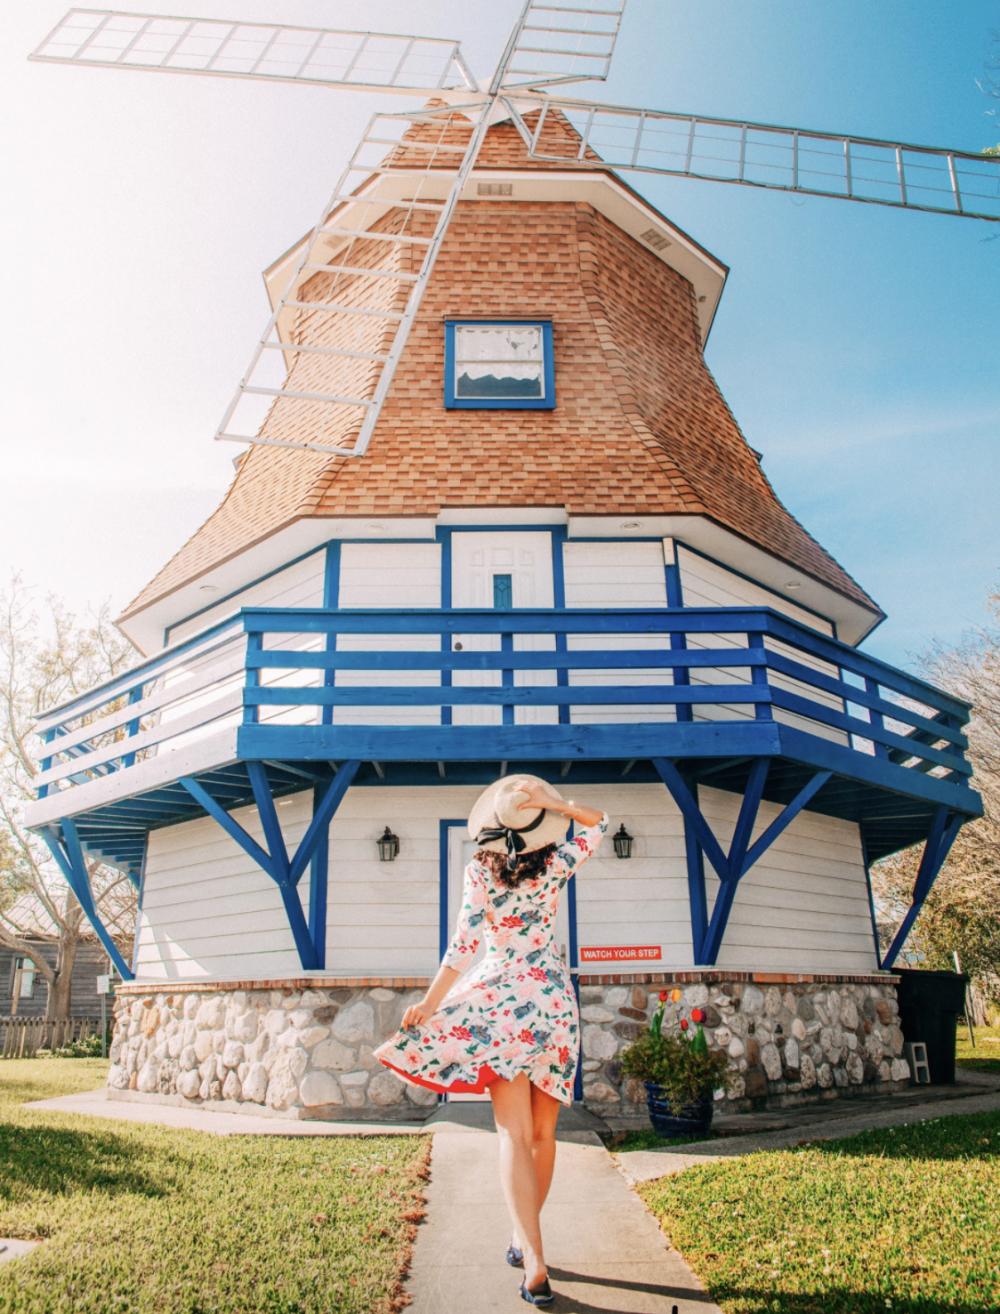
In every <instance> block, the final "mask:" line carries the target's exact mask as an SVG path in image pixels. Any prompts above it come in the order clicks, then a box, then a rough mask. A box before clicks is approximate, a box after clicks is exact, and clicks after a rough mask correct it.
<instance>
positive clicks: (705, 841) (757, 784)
mask: <svg viewBox="0 0 1000 1314" xmlns="http://www.w3.org/2000/svg"><path fill="white" fill-rule="evenodd" d="M651 761H652V763H653V766H654V767H655V769H656V771H657V773H658V775H659V776H660V779H661V780H662V781H663V783H664V784H665V785H666V787H667V789H668V790H669V792H670V795H671V797H672V798H673V800H674V802H675V803H676V804H677V807H678V808H679V809H680V812H681V815H682V817H683V818H684V843H685V848H686V852H687V868H688V889H689V892H690V894H691V900H690V903H691V944H692V946H693V949H694V958H695V962H696V963H698V964H699V965H706V966H712V965H713V964H714V963H715V962H716V960H717V958H718V956H719V950H720V948H721V947H722V937H723V935H724V934H725V930H726V926H727V925H728V922H729V914H730V912H731V911H732V907H733V901H734V900H735V898H736V889H737V886H738V885H739V883H740V881H741V879H742V878H743V877H744V876H745V875H746V873H747V872H748V871H749V870H750V868H751V867H752V866H753V865H754V863H755V862H757V861H758V860H759V859H760V858H761V857H762V856H763V855H764V854H765V853H766V852H767V850H768V849H769V848H770V846H771V845H772V844H773V843H774V841H775V840H776V839H777V838H778V836H779V835H780V834H781V833H782V832H783V831H784V830H785V828H786V827H787V826H788V825H789V823H790V822H792V821H793V820H794V819H795V818H796V817H797V816H798V814H799V813H800V812H801V811H802V809H803V808H804V807H805V806H806V804H807V803H808V802H809V801H810V799H812V798H814V797H815V795H816V794H817V793H818V792H819V790H820V789H822V788H823V786H824V785H825V784H826V783H827V781H828V780H829V779H830V777H831V775H832V772H830V771H819V772H817V773H816V775H814V776H813V777H812V778H811V779H810V780H809V781H808V783H807V784H805V785H804V786H803V787H802V789H800V790H799V792H798V793H797V794H796V795H795V797H794V798H793V799H792V800H791V802H790V803H788V804H786V806H785V807H784V808H783V809H782V811H781V812H780V813H779V815H778V816H777V817H776V818H775V819H774V821H772V822H771V824H770V825H769V826H768V827H767V829H766V830H765V831H764V833H763V834H762V835H761V836H760V838H759V839H758V840H757V842H756V843H755V844H754V845H753V846H751V845H750V837H751V835H752V834H753V828H754V825H755V823H756V821H757V814H758V812H759V810H760V803H761V799H762V798H763V796H764V786H765V784H766V783H767V773H768V768H769V765H770V762H769V759H768V758H757V759H756V760H755V761H754V762H753V764H752V765H751V767H750V774H749V777H748V778H747V784H746V789H745V790H744V793H743V801H742V803H741V804H740V813H739V816H738V817H737V819H736V826H735V828H734V830H733V837H732V840H731V841H730V845H729V852H728V853H724V852H723V849H722V845H721V844H720V843H719V841H718V840H717V839H716V838H715V836H714V835H713V834H712V830H711V827H710V826H709V824H708V822H707V821H706V820H705V817H704V815H703V814H702V812H701V809H700V807H699V806H698V802H697V799H696V796H695V793H694V790H693V788H692V786H690V785H689V784H688V782H687V781H686V780H685V779H684V777H683V776H682V775H681V773H680V771H679V770H678V769H677V767H676V765H675V764H674V763H673V762H672V761H670V759H669V758H664V757H654V758H652V759H651ZM702 855H704V856H705V857H706V858H708V860H709V862H710V863H711V864H712V866H713V867H714V868H715V872H716V875H717V876H718V878H719V889H718V891H717V893H716V896H715V904H714V906H713V908H712V914H711V917H710V918H709V917H708V913H707V905H706V899H705V873H704V868H703V866H702ZM706 921H707V925H706Z"/></svg>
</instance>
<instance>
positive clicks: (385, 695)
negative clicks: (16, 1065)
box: [28, 607, 981, 873]
mask: <svg viewBox="0 0 1000 1314" xmlns="http://www.w3.org/2000/svg"><path fill="white" fill-rule="evenodd" d="M968 715H969V708H968V706H967V704H966V703H964V702H962V701H961V700H960V699H957V698H954V697H952V696H951V695H949V694H946V693H944V692H942V691H940V690H938V689H935V688H933V687H932V686H931V685H929V684H927V683H925V682H924V681H922V680H919V679H917V678H915V677H913V676H910V675H907V674H906V673H904V672H902V671H899V670H896V669H894V668H893V667H891V666H888V665H887V664H885V663H883V662H880V661H878V660H877V659H875V658H872V657H869V656H867V655H866V654H864V653H860V652H858V651H857V650H855V649H853V648H851V647H849V646H847V645H845V644H842V643H839V642H837V641H836V640H833V639H830V638H827V637H826V636H824V635H822V634H819V633H818V632H816V631H814V630H812V629H810V628H808V627H807V626H803V625H800V624H798V623H797V622H795V621H792V620H789V619H788V618H786V617H784V616H781V615H780V614H779V613H777V612H775V611H772V610H770V609H768V608H763V607H743V608H716V607H712V608H659V609H624V608H622V609H601V610H598V611H595V610H586V609H582V608H581V609H576V608H573V609H565V610H551V609H548V610H517V611H497V610H472V609H469V610H465V609H454V610H426V609H393V610H322V609H271V608H246V609H244V610H242V611H241V612H239V613H237V614H236V615H234V616H233V617H232V618H231V619H229V620H227V621H225V622H222V623H220V624H218V625H215V626H212V627H211V628H209V629H206V630H205V631H204V632H203V633H201V634H199V635H197V636H195V637H194V638H191V639H189V640H187V641H185V642H184V643H182V644H179V645H177V646H175V647H173V648H171V649H168V650H167V651H165V652H163V653H161V654H159V655H158V656H156V657H155V658H152V659H150V660H149V661H146V662H143V663H141V664H140V665H138V666H136V667H135V668H134V669H133V670H130V671H128V672H126V673H124V674H123V675H121V676H119V677H118V678H117V679H115V680H111V681H108V682H107V683H105V684H103V685H101V686H100V687H99V688H96V689H94V690H91V691H90V692H88V693H87V694H84V695H82V696H80V697H78V698H76V699H74V700H73V701H72V702H69V703H66V704H64V705H62V706H60V707H57V708H54V709H52V710H50V711H49V712H47V713H46V714H45V715H44V716H43V717H42V718H41V719H40V721H39V722H38V725H37V731H38V734H39V735H40V737H41V739H42V741H43V745H44V746H43V748H42V749H41V751H40V754H39V757H40V772H39V775H38V777H37V786H38V799H37V801H36V802H35V803H33V804H32V805H31V807H30V809H29V816H28V823H29V825H31V826H32V827H33V828H35V829H43V828H45V827H46V826H50V825H54V824H56V823H58V822H60V821H61V820H63V819H65V818H74V819H75V821H76V828H77V831H78V833H79V836H80V841H81V843H82V844H83V846H84V848H85V849H86V850H88V851H89V852H92V853H94V854H99V855H100V856H102V857H104V858H105V859H106V860H107V861H109V862H113V863H116V864H118V865H121V866H123V867H124V868H126V869H127V870H130V871H132V872H133V873H134V872H136V871H137V870H138V866H139V863H140V862H141V857H142V852H143V848H144V844H145V837H146V835H147V834H148V832H149V831H150V830H152V829H155V828H157V827H160V826H164V825H170V824H173V823H174V822H176V821H179V820H183V819H186V818H188V817H192V816H197V815H202V814H203V811H202V809H201V807H200V806H199V804H198V803H197V801H196V799H195V797H194V796H193V794H192V792H191V790H190V789H189V788H188V787H187V786H186V785H185V784H184V783H183V782H184V781H185V780H187V781H196V782H197V783H198V784H199V785H200V786H201V787H202V788H203V789H204V790H206V791H207V792H208V793H209V794H211V795H212V797H213V798H214V799H216V800H217V801H218V802H219V803H220V804H221V805H222V806H224V807H225V808H227V809H228V808H232V807H237V806H242V805H244V804H247V803H252V802H253V801H254V792H253V786H252V780H251V775H252V774H253V773H251V772H248V769H247V764H249V763H261V764H263V765H264V769H265V770H266V773H267V780H268V784H269V786H270V788H271V791H272V793H273V794H274V795H275V796H277V795H280V794H282V793H290V792H294V791H298V790H302V789H304V788H310V787H312V786H313V785H314V784H322V783H324V782H325V781H327V780H329V778H330V775H331V771H332V770H333V769H335V764H337V763H343V762H345V761H359V762H360V763H361V764H362V765H361V767H360V768H359V769H358V771H357V774H356V775H355V777H354V783H355V785H364V784H373V785H377V784H382V783H389V784H407V783H425V784H426V783H437V782H438V781H440V780H442V779H444V780H447V781H450V782H453V783H460V782H478V781H483V782H485V781H487V780H489V779H491V778H493V777H494V776H495V775H497V774H498V773H499V772H500V771H502V770H534V771H537V772H539V773H543V774H545V773H547V774H549V775H551V776H553V777H554V778H556V779H560V778H562V779H567V778H568V779H569V780H571V781H572V782H574V783H576V782H584V781H587V780H595V781H596V780H609V779H617V778H619V777H620V776H622V775H624V776H626V777H627V778H628V779H630V780H637V781H638V780H647V779H650V780H651V779H659V778H660V774H659V773H658V770H657V767H656V765H655V764H656V762H657V760H661V761H662V760H663V759H667V760H669V761H670V762H673V763H674V764H676V765H677V766H678V767H680V768H682V770H683V771H684V772H685V774H686V776H687V777H688V778H689V779H690V780H692V781H693V782H697V781H699V780H704V781H710V783H711V784H712V785H713V786H716V787H719V788H723V789H732V790H736V791H738V792H742V791H743V789H744V787H745V785H746V782H747V779H748V776H749V773H750V771H751V769H752V767H753V764H754V763H755V762H757V761H759V760H760V759H768V760H769V762H770V770H769V771H768V774H767V782H766V786H765V788H764V792H763V796H764V797H765V798H768V799H770V800H772V801H774V802H778V803H784V802H787V801H788V800H789V799H791V798H793V797H795V796H796V794H797V793H798V792H799V791H800V790H801V789H802V788H803V786H804V785H806V784H807V783H808V782H809V781H810V780H811V779H813V778H814V777H815V776H816V774H817V772H826V773H829V778H828V779H827V780H826V781H825V783H824V784H823V785H822V787H821V788H819V789H818V792H816V793H815V795H814V796H813V797H812V798H811V801H810V803H809V806H810V808H811V809H813V810H815V811H819V812H826V813H828V814H830V815H835V816H840V817H846V818H849V819H851V820H856V821H858V822H859V823H860V825H861V827H862V835H863V838H864V841H865V845H866V849H867V852H868V856H869V858H870V859H874V858H877V857H879V856H881V855H883V854H885V853H888V852H892V851H894V850H896V849H898V848H900V847H902V846H904V845H907V844H910V843H913V842H916V841H917V840H919V839H922V838H926V836H927V835H928V834H929V833H930V830H931V827H932V825H933V820H934V816H935V814H936V813H938V814H939V813H940V810H941V809H942V808H945V809H948V810H949V811H950V812H951V813H952V814H955V815H956V816H959V817H964V818H968V817H974V816H977V815H979V814H980V812H981V803H980V800H979V797H978V795H977V794H976V793H975V791H974V790H973V789H972V788H971V784H970V775H971V768H970V766H969V763H968V761H967V759H966V756H965V749H966V748H967V740H966V738H965V735H964V734H963V730H962V727H963V726H964V725H965V724H966V722H967V720H968Z"/></svg>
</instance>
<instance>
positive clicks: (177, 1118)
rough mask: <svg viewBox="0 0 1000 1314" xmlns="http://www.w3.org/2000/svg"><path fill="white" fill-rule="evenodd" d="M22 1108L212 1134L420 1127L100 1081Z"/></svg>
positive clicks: (352, 1132) (353, 1132) (384, 1132)
mask: <svg viewBox="0 0 1000 1314" xmlns="http://www.w3.org/2000/svg"><path fill="white" fill-rule="evenodd" d="M21 1107H22V1108H25V1109H44V1110H46V1111H49V1112H53V1113H83V1114H87V1115H88V1116H90V1117H94V1118H113V1119H114V1120H115V1121H116V1122H146V1123H156V1124H157V1125H158V1126H160V1127H177V1128H182V1129H184V1130H187V1131H202V1132H211V1133H212V1134H213V1135H215V1136H412V1135H414V1134H415V1133H418V1132H422V1131H426V1126H425V1124H424V1123H422V1122H371V1121H368V1122H362V1121H354V1122H347V1121H344V1122H323V1121H321V1120H319V1119H316V1120H315V1121H313V1120H310V1119H302V1118H288V1117H275V1116H274V1115H268V1114H264V1113H260V1114H257V1113H227V1112H225V1111H224V1110H219V1109H203V1108H200V1107H199V1106H198V1105H194V1104H189V1103H188V1102H187V1101H186V1100H185V1101H184V1104H183V1105H178V1104H174V1103H172V1102H167V1101H166V1100H164V1102H163V1103H162V1104H161V1103H159V1102H156V1103H154V1102H153V1101H151V1100H150V1101H148V1102H147V1101H146V1100H143V1101H142V1102H139V1101H136V1102H135V1103H132V1102H131V1101H129V1100H127V1099H121V1098H115V1099H109V1098H108V1091H107V1087H106V1086H101V1087H100V1088H99V1089H97V1090H86V1091H81V1092H80V1093H79V1094H77V1095H56V1096H53V1097H52V1098H51V1099H47V1100H30V1101H26V1102H25V1103H24V1104H23V1105H22V1106H21Z"/></svg>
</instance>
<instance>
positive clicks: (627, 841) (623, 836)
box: [614, 822, 632, 858]
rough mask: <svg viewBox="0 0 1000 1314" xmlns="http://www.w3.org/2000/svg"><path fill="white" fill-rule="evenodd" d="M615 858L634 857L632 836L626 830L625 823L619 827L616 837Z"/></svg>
mask: <svg viewBox="0 0 1000 1314" xmlns="http://www.w3.org/2000/svg"><path fill="white" fill-rule="evenodd" d="M614 844H615V857H616V858H631V856H632V836H631V835H630V834H629V833H628V831H627V830H626V829H625V823H624V822H622V824H621V825H620V826H619V827H618V829H617V831H616V832H615V835H614Z"/></svg>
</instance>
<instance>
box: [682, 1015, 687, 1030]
mask: <svg viewBox="0 0 1000 1314" xmlns="http://www.w3.org/2000/svg"><path fill="white" fill-rule="evenodd" d="M687 1029H688V1020H687V1018H686V1017H682V1018H681V1030H682V1031H687Z"/></svg>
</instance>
